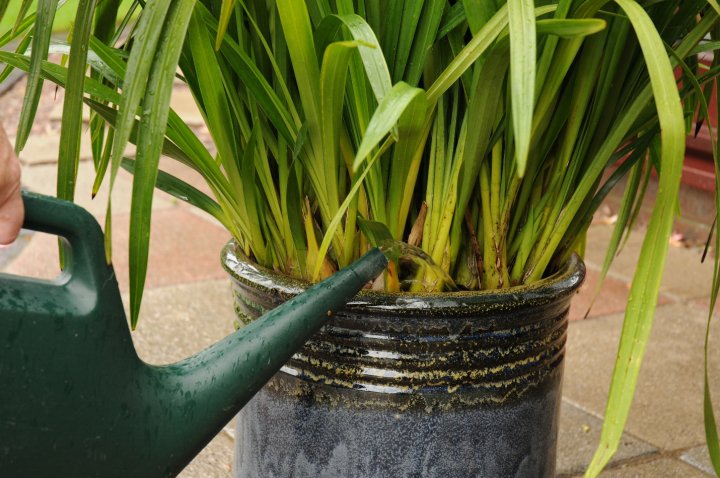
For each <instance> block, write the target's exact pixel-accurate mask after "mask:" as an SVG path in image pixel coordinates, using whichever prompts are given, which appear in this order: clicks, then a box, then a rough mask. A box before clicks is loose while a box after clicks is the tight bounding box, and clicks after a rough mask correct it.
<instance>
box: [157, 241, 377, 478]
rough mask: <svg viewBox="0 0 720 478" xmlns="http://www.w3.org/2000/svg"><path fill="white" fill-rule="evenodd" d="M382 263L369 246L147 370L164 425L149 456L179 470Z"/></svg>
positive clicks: (167, 472)
mask: <svg viewBox="0 0 720 478" xmlns="http://www.w3.org/2000/svg"><path fill="white" fill-rule="evenodd" d="M386 266H387V259H386V258H385V256H384V255H383V254H382V253H381V252H380V251H379V250H377V249H374V250H372V251H370V252H369V253H367V254H366V255H364V256H363V257H362V258H360V259H359V260H358V261H357V262H355V263H354V264H353V265H351V266H349V267H347V268H345V269H342V270H340V271H339V272H337V273H336V274H335V275H333V276H332V277H330V278H328V279H327V280H325V281H323V282H321V283H319V284H316V285H315V286H313V287H311V288H309V289H308V290H307V291H305V292H304V293H303V294H300V295H298V296H297V297H295V298H293V299H291V300H289V301H287V302H286V303H284V304H283V305H281V306H279V307H277V308H276V309H274V310H272V311H271V312H269V313H267V314H265V315H264V316H262V317H261V318H259V319H258V320H256V321H255V322H253V323H251V324H249V325H247V326H246V327H244V328H242V329H240V330H238V331H236V332H235V333H233V334H232V335H230V336H228V337H226V338H225V339H223V340H221V341H220V342H218V343H217V344H215V345H213V346H211V347H209V348H207V349H205V350H203V351H202V352H200V353H198V354H197V355H194V356H192V357H190V358H188V359H185V360H183V361H181V362H178V363H176V364H173V365H169V366H164V367H154V366H148V368H147V369H146V373H145V374H143V375H145V384H144V385H145V386H144V387H143V388H146V389H147V388H149V389H151V390H154V392H153V393H152V394H153V395H154V396H155V397H157V402H156V403H158V405H157V406H158V407H159V409H158V410H157V412H158V413H157V414H156V417H154V418H159V419H162V420H164V422H165V423H163V424H161V425H160V426H159V427H157V426H156V427H153V430H152V433H153V434H156V435H157V441H155V443H156V444H157V448H156V449H155V450H154V451H153V455H155V456H162V455H165V454H167V455H168V456H172V459H170V460H168V463H169V462H172V466H173V467H175V468H172V469H166V470H165V473H166V474H169V475H170V474H173V473H176V472H178V471H179V470H180V469H182V467H184V466H185V465H186V464H187V463H188V462H189V461H190V460H191V459H192V457H193V456H195V454H196V453H197V452H199V451H200V450H201V449H202V448H203V447H204V446H205V445H206V444H207V443H208V442H209V441H210V440H211V439H212V438H213V437H214V436H215V434H217V433H218V432H219V431H220V430H221V429H222V427H223V426H224V425H225V424H226V423H227V422H228V421H229V420H230V419H231V418H232V417H233V416H234V415H235V414H236V413H237V412H238V411H239V410H240V408H242V406H243V405H244V404H245V403H246V402H247V401H248V400H250V398H251V397H252V396H253V395H254V394H255V393H256V392H257V391H258V390H259V389H260V388H261V387H262V386H263V385H264V384H265V383H266V382H267V381H268V380H269V379H270V378H271V377H272V376H273V375H274V374H275V373H276V372H277V371H278V370H279V369H280V367H281V366H282V365H283V364H284V363H285V362H287V361H288V360H289V359H290V357H291V356H292V354H293V353H295V352H296V351H297V350H299V349H300V348H301V347H302V346H303V345H304V344H305V342H306V341H307V340H308V339H309V338H310V337H311V336H312V335H313V334H315V332H317V331H318V330H319V329H320V327H321V326H322V325H323V324H324V323H325V321H326V320H327V317H328V316H329V315H331V313H332V312H333V311H336V310H338V309H342V308H343V307H344V306H345V304H346V303H347V302H348V301H349V300H350V299H352V298H353V297H354V296H355V294H356V293H357V292H358V291H359V290H360V289H361V288H362V287H363V286H364V284H366V283H367V282H368V281H369V280H372V279H374V278H375V277H376V276H377V275H378V274H379V273H380V272H381V271H382V270H383V269H385V267H386Z"/></svg>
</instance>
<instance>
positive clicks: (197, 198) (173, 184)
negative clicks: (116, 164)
mask: <svg viewBox="0 0 720 478" xmlns="http://www.w3.org/2000/svg"><path fill="white" fill-rule="evenodd" d="M121 166H122V168H123V169H125V170H126V171H127V172H129V173H130V174H133V175H134V174H135V171H136V161H135V160H134V159H130V158H123V160H122V164H121ZM155 187H156V188H158V189H159V190H161V191H163V192H166V193H168V194H169V195H171V196H173V197H174V198H176V199H179V200H181V201H184V202H186V203H188V204H190V205H192V206H195V207H197V208H198V209H200V210H202V211H205V212H206V213H208V214H209V215H211V216H212V217H214V218H215V219H217V220H218V221H219V222H220V223H221V224H222V225H223V226H225V227H226V228H227V229H231V227H232V226H231V225H230V223H229V222H228V218H227V216H226V215H225V213H224V212H223V210H222V208H221V207H220V205H219V204H218V203H217V202H215V201H214V200H213V199H212V198H211V197H209V196H208V195H207V194H205V193H204V192H202V191H200V190H199V189H197V188H196V187H195V186H192V185H190V184H188V183H186V182H185V181H183V180H181V179H178V178H176V177H175V176H173V175H172V174H168V173H166V172H165V171H163V170H162V169H158V176H157V180H156V181H155Z"/></svg>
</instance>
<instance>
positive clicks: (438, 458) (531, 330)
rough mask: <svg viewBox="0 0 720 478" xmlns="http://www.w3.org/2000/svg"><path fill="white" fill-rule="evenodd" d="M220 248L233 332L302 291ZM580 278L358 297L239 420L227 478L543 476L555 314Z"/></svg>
mask: <svg viewBox="0 0 720 478" xmlns="http://www.w3.org/2000/svg"><path fill="white" fill-rule="evenodd" d="M235 251H236V250H235V247H234V246H233V244H232V243H231V244H229V245H228V247H226V248H225V250H224V253H223V259H224V264H225V267H226V269H227V270H228V271H229V272H230V274H231V275H232V277H233V279H234V280H233V290H234V294H235V300H236V302H235V303H236V310H237V312H238V317H239V318H240V320H241V321H242V322H247V321H249V320H252V319H253V318H255V317H258V316H259V315H261V314H262V313H263V312H264V311H266V310H268V309H271V308H273V307H275V306H277V305H278V304H280V303H281V302H283V301H284V300H287V299H288V298H289V297H291V296H293V295H295V294H297V293H299V292H300V291H302V289H303V284H302V283H299V282H296V281H292V280H289V279H287V278H286V277H284V276H281V275H278V274H275V273H272V272H269V271H267V270H264V269H262V268H259V267H257V266H256V265H253V264H251V263H248V262H247V261H246V260H244V259H243V258H242V256H240V255H238V254H237V253H236V252H235ZM584 274H585V269H584V266H583V264H582V261H581V260H580V259H579V258H577V257H573V258H572V259H571V260H570V262H569V263H568V264H567V266H566V267H565V269H564V270H563V271H561V272H559V273H557V274H555V275H554V276H553V277H551V278H549V279H547V280H544V281H542V282H541V283H538V284H535V285H533V286H529V287H521V288H513V289H509V290H507V291H503V292H458V293H444V294H426V295H406V294H402V295H393V294H381V293H372V292H363V293H361V294H360V295H358V297H357V298H356V300H355V301H354V302H352V303H351V304H349V305H348V307H347V308H346V309H345V310H344V311H343V312H341V313H338V314H336V315H335V316H334V317H332V318H331V319H329V320H328V324H327V325H326V326H325V327H324V328H323V329H322V330H321V332H319V333H318V334H316V335H315V337H314V338H313V339H312V340H311V341H310V342H308V343H307V344H306V346H305V347H304V348H303V349H302V350H301V351H300V352H298V353H297V354H295V356H294V357H293V359H292V360H290V361H289V362H288V363H287V364H286V365H285V367H283V369H282V371H281V372H279V373H277V374H276V375H275V377H274V378H273V379H272V380H271V381H270V382H269V383H268V384H267V385H266V386H265V388H264V389H263V390H262V391H261V392H260V393H258V394H257V395H256V396H255V397H254V398H253V399H252V400H251V401H250V402H249V403H248V404H247V405H246V406H245V408H244V409H243V410H242V411H241V412H240V414H239V419H238V424H237V437H236V442H237V455H236V464H235V476H236V477H242V478H246V477H247V478H261V477H308V478H309V477H313V478H315V477H328V478H337V477H358V478H359V477H372V478H383V477H392V478H399V477H443V478H447V477H466V476H483V477H506V476H507V477H510V476H512V477H532V478H537V477H553V476H554V475H555V449H556V442H557V429H558V428H557V427H558V414H559V410H560V398H561V384H562V371H563V359H564V347H565V339H566V331H567V315H568V309H569V306H570V300H571V298H572V295H573V293H574V292H575V290H576V289H577V288H578V287H579V285H580V284H581V282H582V280H583V277H584Z"/></svg>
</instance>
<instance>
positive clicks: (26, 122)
mask: <svg viewBox="0 0 720 478" xmlns="http://www.w3.org/2000/svg"><path fill="white" fill-rule="evenodd" d="M56 7H57V0H39V3H38V9H37V18H36V21H35V32H34V34H33V37H32V51H33V55H32V57H31V59H30V72H29V74H28V79H27V86H26V89H25V97H24V98H23V106H22V110H21V111H20V123H19V124H18V129H17V137H16V138H15V152H16V153H19V152H20V151H22V149H23V148H24V147H25V143H26V142H27V139H28V136H30V130H31V128H32V124H33V121H34V119H35V113H36V112H37V108H38V104H40V93H41V91H42V85H43V81H42V78H41V76H40V69H41V67H42V62H43V61H44V60H46V59H47V51H48V47H49V46H50V37H51V36H52V25H53V20H55V11H56Z"/></svg>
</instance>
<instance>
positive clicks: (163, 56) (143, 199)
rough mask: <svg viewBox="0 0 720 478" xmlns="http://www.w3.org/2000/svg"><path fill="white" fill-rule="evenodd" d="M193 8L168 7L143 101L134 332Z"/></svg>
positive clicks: (189, 4)
mask: <svg viewBox="0 0 720 478" xmlns="http://www.w3.org/2000/svg"><path fill="white" fill-rule="evenodd" d="M194 6H195V2H194V1H192V0H185V1H182V2H175V3H173V5H172V6H171V7H170V10H169V11H168V14H167V21H166V22H165V25H164V29H163V31H162V34H161V38H160V42H159V45H158V48H157V52H156V54H155V58H154V60H153V64H152V68H151V70H150V78H149V80H148V84H147V91H146V93H145V98H144V99H143V106H142V110H143V113H142V116H141V117H140V127H139V132H138V148H137V160H136V174H135V175H134V176H133V191H132V209H131V213H130V242H129V262H130V324H131V326H132V328H133V329H134V328H135V326H136V325H137V320H138V316H139V314H140V304H141V303H142V292H143V288H144V286H145V277H146V276H147V262H148V252H149V247H150V218H151V216H152V200H153V191H154V187H155V182H156V180H157V174H158V163H159V161H160V153H161V151H162V148H163V139H164V137H165V129H166V125H167V118H168V107H169V105H170V95H171V94H172V87H173V81H174V79H175V71H176V70H177V65H178V60H179V58H180V52H181V50H182V44H183V40H184V38H185V33H186V30H187V27H188V23H189V22H190V17H191V16H192V12H193V7H194Z"/></svg>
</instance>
